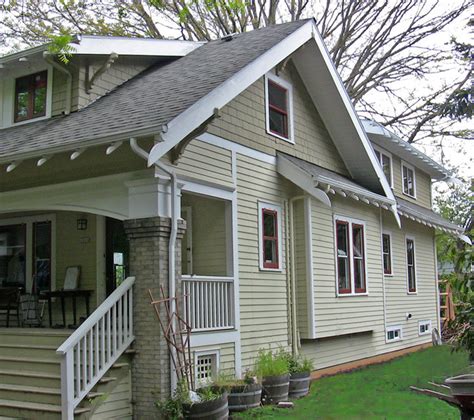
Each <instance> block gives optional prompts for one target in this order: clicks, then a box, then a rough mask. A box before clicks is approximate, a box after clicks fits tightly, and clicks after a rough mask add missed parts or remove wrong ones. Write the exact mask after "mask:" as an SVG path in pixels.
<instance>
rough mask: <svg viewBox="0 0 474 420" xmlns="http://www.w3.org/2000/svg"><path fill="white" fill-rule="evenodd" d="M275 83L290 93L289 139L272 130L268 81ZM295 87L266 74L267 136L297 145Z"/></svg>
mask: <svg viewBox="0 0 474 420" xmlns="http://www.w3.org/2000/svg"><path fill="white" fill-rule="evenodd" d="M270 80H271V81H273V82H275V83H276V84H278V85H280V86H281V87H283V88H285V89H286V90H287V93H288V138H286V137H283V136H280V135H278V134H276V133H274V132H273V131H271V130H270V115H269V109H270V108H269V102H268V81H270ZM293 113H294V110H293V85H292V84H291V83H290V82H288V81H286V80H284V79H282V78H281V77H278V76H277V75H276V74H274V73H271V72H270V73H267V74H265V130H266V132H267V134H269V135H270V136H273V137H276V138H279V139H281V140H284V141H286V142H288V143H291V144H295V140H294V139H295V137H294V119H293Z"/></svg>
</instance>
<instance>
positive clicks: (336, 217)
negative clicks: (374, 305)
mask: <svg viewBox="0 0 474 420" xmlns="http://www.w3.org/2000/svg"><path fill="white" fill-rule="evenodd" d="M338 220H339V221H341V222H346V223H348V224H349V246H350V250H351V252H350V265H349V266H350V275H351V293H339V284H338V279H339V272H338V271H339V270H338V261H337V225H336V222H337V221H338ZM353 224H355V225H361V226H363V229H364V276H365V292H362V293H356V291H355V278H354V261H353V259H354V256H353V252H352V246H353V239H352V225H353ZM333 232H334V259H335V260H334V261H335V272H336V296H337V297H345V296H368V295H369V277H368V275H367V273H368V270H367V261H368V259H367V225H366V223H365V222H364V221H363V220H359V219H353V218H350V217H346V216H341V215H337V214H336V215H334V218H333Z"/></svg>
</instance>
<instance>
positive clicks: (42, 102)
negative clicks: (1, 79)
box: [14, 71, 48, 122]
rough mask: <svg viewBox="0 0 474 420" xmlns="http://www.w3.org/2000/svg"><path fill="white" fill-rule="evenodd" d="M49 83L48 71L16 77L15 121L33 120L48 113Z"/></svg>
mask: <svg viewBox="0 0 474 420" xmlns="http://www.w3.org/2000/svg"><path fill="white" fill-rule="evenodd" d="M47 84H48V72H47V71H42V72H40V73H35V74H30V75H28V76H24V77H20V78H18V79H16V81H15V115H14V121H15V122H20V121H26V120H31V119H33V118H38V117H44V116H45V115H46V100H47Z"/></svg>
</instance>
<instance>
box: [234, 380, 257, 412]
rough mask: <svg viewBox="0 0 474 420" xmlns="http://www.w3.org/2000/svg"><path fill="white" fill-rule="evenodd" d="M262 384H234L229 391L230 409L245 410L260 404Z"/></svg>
mask: <svg viewBox="0 0 474 420" xmlns="http://www.w3.org/2000/svg"><path fill="white" fill-rule="evenodd" d="M261 400H262V385H261V384H247V385H236V386H233V387H232V388H231V390H230V392H229V411H230V412H231V413H232V412H236V411H245V410H248V409H249V408H256V407H258V406H260V401H261Z"/></svg>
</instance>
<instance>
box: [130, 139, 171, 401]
mask: <svg viewBox="0 0 474 420" xmlns="http://www.w3.org/2000/svg"><path fill="white" fill-rule="evenodd" d="M130 148H131V149H132V151H133V152H134V153H135V154H137V155H138V156H140V157H142V158H143V159H145V160H146V161H147V162H148V156H149V154H148V152H146V151H145V150H143V149H142V148H141V147H140V146H139V145H138V143H137V139H136V138H134V137H132V138H130ZM154 165H155V166H156V167H157V168H159V169H161V170H162V171H164V172H165V173H167V174H168V175H169V176H170V182H171V197H172V199H171V232H170V240H169V242H168V290H169V297H170V310H171V313H174V312H175V311H176V300H175V297H176V256H175V251H176V238H177V234H178V218H179V214H177V211H178V208H179V206H178V183H177V179H176V173H175V172H174V171H173V170H171V171H170V170H169V169H167V168H166V166H164V165H162V164H161V163H160V162H159V161H158V162H155V163H154ZM175 322H176V320H175V318H173V323H175ZM174 327H176V325H174ZM174 329H175V328H174ZM172 351H173V352H175V350H174V349H173V350H172ZM175 356H176V355H175V354H174V355H173V357H175ZM175 359H176V358H175ZM170 380H171V390H172V392H173V391H174V390H175V389H176V387H177V385H178V384H177V376H176V372H175V369H174V365H173V362H172V361H171V360H170Z"/></svg>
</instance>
